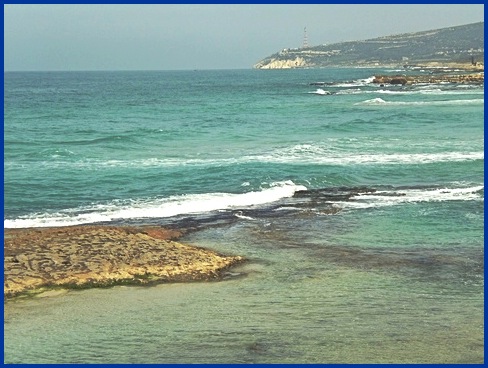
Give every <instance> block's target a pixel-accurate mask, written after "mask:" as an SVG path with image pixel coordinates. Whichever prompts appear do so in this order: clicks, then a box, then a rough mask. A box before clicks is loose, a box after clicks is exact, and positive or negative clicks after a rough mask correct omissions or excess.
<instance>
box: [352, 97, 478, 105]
mask: <svg viewBox="0 0 488 368" xmlns="http://www.w3.org/2000/svg"><path fill="white" fill-rule="evenodd" d="M484 103H485V99H484V98H478V99H469V100H468V99H466V100H446V101H408V102H407V101H385V100H383V99H382V98H379V97H377V98H373V99H371V100H365V101H362V102H357V103H355V105H371V106H444V105H446V106H449V105H482V104H484Z"/></svg>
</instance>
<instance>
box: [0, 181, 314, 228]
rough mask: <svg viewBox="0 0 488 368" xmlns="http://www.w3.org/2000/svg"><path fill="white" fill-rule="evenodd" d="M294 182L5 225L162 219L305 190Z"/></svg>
mask: <svg viewBox="0 0 488 368" xmlns="http://www.w3.org/2000/svg"><path fill="white" fill-rule="evenodd" d="M306 189H307V188H306V187H304V186H302V185H295V184H294V183H293V182H292V181H284V182H276V183H272V184H270V185H269V187H268V188H265V189H262V190H261V191H257V192H247V193H240V194H237V193H205V194H188V195H181V196H173V197H169V198H162V199H161V198H160V199H147V200H139V201H129V202H126V203H120V201H118V202H112V203H108V204H96V205H92V206H88V207H84V208H77V209H69V210H66V211H62V212H58V213H53V214H33V215H30V216H25V217H23V218H19V219H6V220H4V227H5V228H27V227H54V226H71V225H81V224H88V223H94V222H105V221H113V220H117V219H135V218H163V217H172V216H177V215H184V214H197V213H205V212H211V211H218V210H224V209H232V208H241V207H249V206H255V205H262V204H266V203H271V202H275V201H278V200H280V199H282V198H287V197H292V196H293V194H294V193H295V192H296V191H297V190H306Z"/></svg>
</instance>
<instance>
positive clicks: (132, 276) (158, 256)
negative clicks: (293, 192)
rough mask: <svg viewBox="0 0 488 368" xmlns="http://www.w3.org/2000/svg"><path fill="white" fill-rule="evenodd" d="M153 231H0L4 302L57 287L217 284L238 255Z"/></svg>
mask: <svg viewBox="0 0 488 368" xmlns="http://www.w3.org/2000/svg"><path fill="white" fill-rule="evenodd" d="M180 236H181V233H180V232H178V231H174V230H165V229H162V228H156V227H140V228H135V227H106V226H75V227H63V228H41V229H39V228H36V229H5V230H4V298H5V299H8V298H11V297H14V296H18V295H23V294H32V293H36V292H40V291H43V290H46V289H53V288H54V289H55V288H87V287H105V286H113V285H121V284H128V285H145V284H146V285H147V284H153V283H161V282H182V281H196V280H211V279H219V278H220V277H221V276H222V273H223V271H224V270H226V269H227V268H229V267H230V266H232V265H234V264H236V263H239V262H242V261H243V258H242V257H239V256H223V255H220V254H217V253H215V252H213V251H210V250H207V249H203V248H198V247H193V246H188V245H184V244H181V243H178V242H176V241H174V240H175V239H177V238H179V237H180Z"/></svg>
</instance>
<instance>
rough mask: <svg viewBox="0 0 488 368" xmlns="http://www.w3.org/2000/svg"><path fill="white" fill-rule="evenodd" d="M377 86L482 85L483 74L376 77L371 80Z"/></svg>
mask: <svg viewBox="0 0 488 368" xmlns="http://www.w3.org/2000/svg"><path fill="white" fill-rule="evenodd" d="M373 83H377V84H401V85H406V84H408V85H410V84H418V83H458V84H483V83H484V73H469V74H457V75H415V76H404V75H394V76H390V75H377V76H375V77H374V79H373Z"/></svg>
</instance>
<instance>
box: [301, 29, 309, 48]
mask: <svg viewBox="0 0 488 368" xmlns="http://www.w3.org/2000/svg"><path fill="white" fill-rule="evenodd" d="M307 47H308V38H307V27H305V28H303V46H302V48H304V49H305V48H307Z"/></svg>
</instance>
